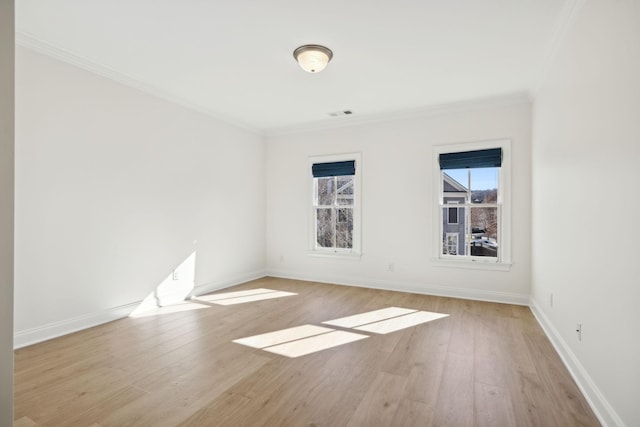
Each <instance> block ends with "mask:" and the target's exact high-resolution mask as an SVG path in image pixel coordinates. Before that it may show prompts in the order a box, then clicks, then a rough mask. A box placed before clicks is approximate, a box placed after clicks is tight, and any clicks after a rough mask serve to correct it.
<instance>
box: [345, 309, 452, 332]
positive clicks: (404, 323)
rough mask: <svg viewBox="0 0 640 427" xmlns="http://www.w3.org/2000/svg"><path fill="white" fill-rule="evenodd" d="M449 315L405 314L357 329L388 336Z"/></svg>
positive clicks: (427, 312)
mask: <svg viewBox="0 0 640 427" xmlns="http://www.w3.org/2000/svg"><path fill="white" fill-rule="evenodd" d="M447 316H448V314H441V313H431V312H429V311H416V312H414V313H409V314H405V315H404V316H398V317H393V318H391V319H387V320H382V321H380V322H374V323H369V324H368V325H363V326H359V327H357V328H355V329H356V330H358V331H365V332H373V333H376V334H388V333H391V332H395V331H399V330H401V329H406V328H410V327H412V326H416V325H420V324H422V323H427V322H431V321H432V320H437V319H441V318H443V317H447Z"/></svg>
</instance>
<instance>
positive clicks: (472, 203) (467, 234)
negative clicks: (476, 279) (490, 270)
mask: <svg viewBox="0 0 640 427" xmlns="http://www.w3.org/2000/svg"><path fill="white" fill-rule="evenodd" d="M499 173H500V168H499V167H480V168H464V169H446V170H442V171H441V176H442V199H441V200H442V204H443V207H442V254H443V255H445V256H447V255H448V256H457V257H461V256H466V257H469V256H473V257H494V258H497V257H498V251H499V247H500V240H499V239H500V236H499V233H498V230H499V229H500V227H499V221H500V204H499V197H498V192H499V190H500V189H499V185H498V184H499ZM452 204H455V205H456V207H449V206H451V205H452Z"/></svg>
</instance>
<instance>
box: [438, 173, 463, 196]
mask: <svg viewBox="0 0 640 427" xmlns="http://www.w3.org/2000/svg"><path fill="white" fill-rule="evenodd" d="M468 185H469V169H450V170H446V171H442V190H443V191H444V192H445V193H447V194H448V195H449V196H451V195H452V193H458V194H460V195H461V196H463V197H464V196H465V195H466V194H467V187H468Z"/></svg>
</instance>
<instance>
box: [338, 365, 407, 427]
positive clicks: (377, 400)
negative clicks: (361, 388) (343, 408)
mask: <svg viewBox="0 0 640 427" xmlns="http://www.w3.org/2000/svg"><path fill="white" fill-rule="evenodd" d="M406 385H407V378H406V377H402V376H398V375H392V374H388V373H386V372H380V373H379V374H378V376H377V377H376V379H375V381H374V382H373V384H371V387H370V388H369V390H368V391H367V394H365V396H364V398H363V399H362V401H361V402H360V405H358V409H357V410H356V412H355V413H354V414H353V416H352V417H351V419H350V420H349V423H348V424H347V426H351V427H355V426H358V427H359V426H373V425H375V426H380V427H382V426H391V425H393V424H392V422H393V417H394V415H395V413H396V411H397V409H398V404H399V403H400V400H401V398H402V394H403V392H404V388H405V386H406Z"/></svg>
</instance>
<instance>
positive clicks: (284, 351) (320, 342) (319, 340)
mask: <svg viewBox="0 0 640 427" xmlns="http://www.w3.org/2000/svg"><path fill="white" fill-rule="evenodd" d="M365 338H369V336H367V335H362V334H356V333H354V332H346V331H333V332H329V333H326V334H322V335H316V336H313V337H309V338H303V339H300V340H296V341H291V342H288V343H284V344H280V345H275V346H273V347H266V348H263V350H264V351H268V352H270V353H275V354H279V355H281V356H286V357H292V358H293V357H300V356H305V355H307V354H311V353H315V352H317V351H322V350H327V349H329V348H332V347H338V346H340V345H343V344H348V343H351V342H355V341H360V340H363V339H365Z"/></svg>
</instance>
